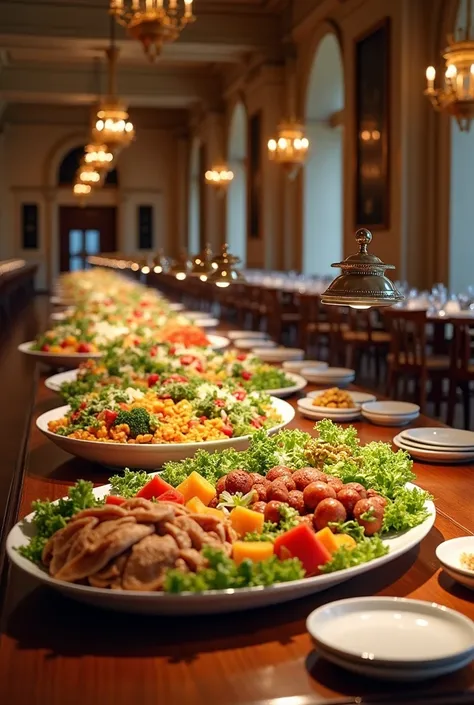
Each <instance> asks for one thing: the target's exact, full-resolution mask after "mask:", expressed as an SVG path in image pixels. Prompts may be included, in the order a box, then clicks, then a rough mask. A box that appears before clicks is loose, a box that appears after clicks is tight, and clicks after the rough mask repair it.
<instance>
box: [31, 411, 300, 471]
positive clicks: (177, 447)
mask: <svg viewBox="0 0 474 705" xmlns="http://www.w3.org/2000/svg"><path fill="white" fill-rule="evenodd" d="M271 399H272V404H273V407H274V409H275V410H276V411H277V412H278V413H279V414H280V416H281V417H282V419H283V421H282V423H280V424H278V425H277V426H275V427H274V428H272V429H270V430H269V431H268V433H269V434H272V433H275V432H276V431H279V430H280V429H281V428H284V426H286V425H287V424H289V423H290V421H292V420H293V418H294V415H295V410H294V409H293V407H292V406H290V404H288V402H286V401H283V400H282V399H276V398H275V397H271ZM68 410H69V407H68V406H59V407H56V408H55V409H51V411H47V412H46V413H44V414H41V416H39V417H38V419H37V420H36V425H37V427H38V428H39V430H40V431H42V432H43V433H44V434H45V436H47V437H48V438H50V439H51V440H52V441H53V443H55V444H56V445H57V446H59V447H60V448H62V449H63V450H65V451H66V452H67V453H71V455H77V456H78V457H79V458H85V459H86V460H90V461H91V462H93V463H101V464H102V465H108V466H112V467H117V468H125V467H127V468H144V469H146V470H154V469H156V468H159V467H161V466H162V465H164V463H167V462H169V461H170V460H184V459H185V458H192V457H193V455H194V454H195V453H196V451H198V450H199V449H202V450H207V451H208V452H209V453H214V452H216V451H219V450H224V449H225V448H235V449H236V450H245V449H246V448H247V447H248V445H249V441H250V438H251V436H240V437H239V438H226V439H224V440H221V441H201V442H199V443H162V444H161V443H160V444H138V443H104V442H100V441H82V440H79V439H77V438H68V437H67V436H60V435H59V434H57V433H52V432H51V431H49V430H48V423H49V422H50V421H54V420H56V419H60V418H61V417H62V416H64V415H65V414H66V412H67V411H68Z"/></svg>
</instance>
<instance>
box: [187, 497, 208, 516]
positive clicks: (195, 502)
mask: <svg viewBox="0 0 474 705" xmlns="http://www.w3.org/2000/svg"><path fill="white" fill-rule="evenodd" d="M186 507H187V508H188V509H189V511H190V512H192V513H193V514H203V513H204V511H205V510H206V509H207V507H206V505H205V504H204V502H201V500H200V499H199V497H192V498H191V499H190V500H188V501H187V502H186Z"/></svg>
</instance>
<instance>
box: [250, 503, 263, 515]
mask: <svg viewBox="0 0 474 705" xmlns="http://www.w3.org/2000/svg"><path fill="white" fill-rule="evenodd" d="M266 508H267V503H266V502H254V503H253V504H251V505H250V509H253V511H254V512H259V513H260V514H265V509H266Z"/></svg>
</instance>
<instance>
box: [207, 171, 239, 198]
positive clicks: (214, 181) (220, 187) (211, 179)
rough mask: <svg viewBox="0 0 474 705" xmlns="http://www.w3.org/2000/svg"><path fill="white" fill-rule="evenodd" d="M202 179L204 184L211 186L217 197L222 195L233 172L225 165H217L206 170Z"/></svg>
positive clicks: (232, 176)
mask: <svg viewBox="0 0 474 705" xmlns="http://www.w3.org/2000/svg"><path fill="white" fill-rule="evenodd" d="M204 178H205V179H206V184H208V185H209V186H212V187H213V188H214V189H215V190H216V192H217V193H218V194H219V195H223V194H224V193H225V192H226V191H227V187H228V186H229V184H230V182H231V181H232V179H233V178H234V172H233V171H231V170H230V169H229V168H228V167H227V166H225V165H217V166H213V167H211V169H208V170H207V171H206V173H205V174H204Z"/></svg>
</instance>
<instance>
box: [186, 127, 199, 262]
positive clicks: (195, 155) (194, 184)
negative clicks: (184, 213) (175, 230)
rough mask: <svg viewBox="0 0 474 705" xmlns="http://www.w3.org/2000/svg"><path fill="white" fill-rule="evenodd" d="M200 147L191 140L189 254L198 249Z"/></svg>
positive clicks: (196, 142) (196, 251)
mask: <svg viewBox="0 0 474 705" xmlns="http://www.w3.org/2000/svg"><path fill="white" fill-rule="evenodd" d="M200 147H201V145H200V142H199V140H198V139H195V140H193V144H192V147H191V159H190V164H189V221H188V252H190V253H191V254H197V253H198V252H199V250H200V232H199V231H200V225H199V224H200V210H201V206H200V200H201V199H200V178H201V177H200V165H201V159H200Z"/></svg>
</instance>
